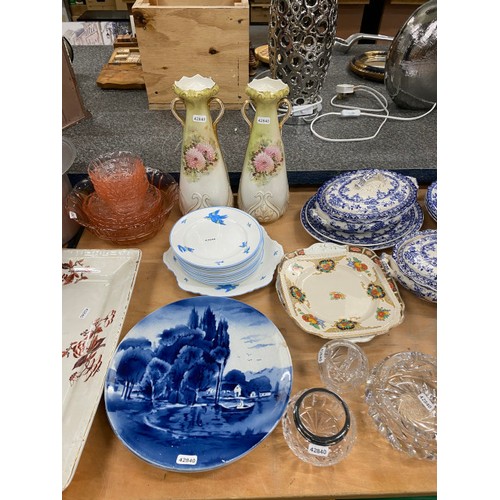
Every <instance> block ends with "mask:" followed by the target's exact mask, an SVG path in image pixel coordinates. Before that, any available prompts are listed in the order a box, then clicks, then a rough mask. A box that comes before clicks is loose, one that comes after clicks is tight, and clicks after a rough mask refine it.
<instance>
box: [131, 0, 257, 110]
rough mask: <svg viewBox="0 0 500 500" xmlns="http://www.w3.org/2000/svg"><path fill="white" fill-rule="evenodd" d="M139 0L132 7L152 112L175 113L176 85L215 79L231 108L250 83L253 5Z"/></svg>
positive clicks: (218, 0) (238, 103)
mask: <svg viewBox="0 0 500 500" xmlns="http://www.w3.org/2000/svg"><path fill="white" fill-rule="evenodd" d="M186 3H187V2H186V1H185V0H149V1H148V0H137V1H136V2H135V3H134V5H133V7H132V15H133V16H134V24H135V31H136V34H137V42H138V44H139V50H140V53H141V62H142V71H143V76H144V82H145V84H146V91H147V95H148V101H149V108H150V109H170V103H171V101H172V99H173V98H174V97H175V95H174V93H173V91H172V85H173V83H174V81H176V80H179V79H180V78H182V76H193V75H195V74H197V73H199V74H200V75H202V76H207V77H211V78H213V80H214V81H215V82H216V83H217V84H218V85H219V88H220V90H219V93H218V94H217V97H219V98H220V99H222V101H223V102H224V104H225V106H226V108H227V109H239V108H240V107H241V106H242V104H243V102H244V101H245V99H246V95H245V88H246V85H247V83H248V81H249V46H250V34H249V8H248V1H247V0H242V1H240V2H238V1H235V0H189V4H188V5H186Z"/></svg>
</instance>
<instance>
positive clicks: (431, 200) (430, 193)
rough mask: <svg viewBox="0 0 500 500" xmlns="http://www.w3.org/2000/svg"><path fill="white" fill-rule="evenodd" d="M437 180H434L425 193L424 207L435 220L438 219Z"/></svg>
mask: <svg viewBox="0 0 500 500" xmlns="http://www.w3.org/2000/svg"><path fill="white" fill-rule="evenodd" d="M437 198H438V194H437V181H434V182H433V183H432V184H431V185H430V186H429V187H428V188H427V192H426V193H425V201H424V203H425V208H426V209H427V212H429V215H430V216H431V217H432V218H433V219H434V220H435V221H436V222H437V220H438V207H437Z"/></svg>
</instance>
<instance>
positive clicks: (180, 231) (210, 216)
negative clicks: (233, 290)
mask: <svg viewBox="0 0 500 500" xmlns="http://www.w3.org/2000/svg"><path fill="white" fill-rule="evenodd" d="M262 238H263V233H262V226H261V225H260V224H259V223H258V222H257V221H256V220H255V219H254V218H253V217H252V216H251V215H249V214H247V213H246V212H243V211H242V210H239V209H237V208H232V207H207V208H200V209H198V210H195V211H194V212H190V213H188V214H186V215H184V216H183V217H181V218H180V219H179V220H178V221H177V222H176V223H175V225H174V227H173V228H172V230H171V232H170V246H171V248H173V249H174V251H175V253H176V254H177V255H178V256H179V258H181V259H182V260H183V261H184V262H185V263H187V264H189V265H190V266H193V267H200V268H202V269H228V268H232V267H234V266H240V265H242V263H244V262H246V261H247V260H249V259H251V258H252V256H253V255H254V254H255V253H256V252H257V251H258V250H259V248H260V247H261V245H262Z"/></svg>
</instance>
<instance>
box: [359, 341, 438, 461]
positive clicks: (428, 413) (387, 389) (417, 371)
mask: <svg viewBox="0 0 500 500" xmlns="http://www.w3.org/2000/svg"><path fill="white" fill-rule="evenodd" d="M365 399H366V403H367V405H368V413H369V415H370V416H371V417H372V419H373V421H374V422H375V424H376V426H377V428H378V430H379V431H380V432H381V433H382V434H383V435H384V436H385V437H386V438H387V439H388V441H389V442H390V444H391V445H392V446H393V447H394V448H396V449H397V450H399V451H402V452H405V453H407V454H408V455H410V456H411V457H415V458H420V459H426V460H436V459H437V441H436V435H437V360H436V358H435V357H433V356H431V355H428V354H424V353H421V352H410V351H408V352H400V353H396V354H391V355H390V356H387V357H386V358H385V359H384V360H382V361H381V362H380V363H378V364H377V365H376V366H375V367H374V368H373V370H372V371H371V373H370V376H369V377H368V381H367V383H366V391H365Z"/></svg>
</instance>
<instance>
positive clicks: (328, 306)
mask: <svg viewBox="0 0 500 500" xmlns="http://www.w3.org/2000/svg"><path fill="white" fill-rule="evenodd" d="M276 290H277V292H278V296H279V299H280V301H281V303H282V305H283V307H284V308H285V310H286V312H287V313H288V314H289V316H290V317H291V318H292V319H293V320H294V321H295V322H296V323H297V325H298V326H299V327H300V328H301V329H302V330H304V331H306V332H308V333H312V334H313V335H317V336H319V337H323V338H326V339H350V340H352V341H358V342H366V341H369V340H371V339H372V338H373V337H375V336H376V335H381V334H383V333H387V332H388V331H389V330H390V329H391V328H393V327H395V326H397V325H399V324H400V323H401V322H402V321H403V319H404V303H403V301H402V299H401V296H400V294H399V291H398V288H397V285H396V283H395V281H394V279H393V278H391V277H390V276H389V275H388V274H387V272H386V271H385V270H384V269H383V268H382V266H381V263H380V259H379V257H378V256H377V254H375V253H374V252H373V251H372V250H370V249H368V248H364V247H358V246H350V245H337V244H334V243H316V244H314V245H312V246H310V247H308V248H305V249H300V250H296V251H294V252H291V253H288V254H286V255H285V256H284V257H283V258H282V260H281V262H280V264H279V266H278V276H277V280H276Z"/></svg>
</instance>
